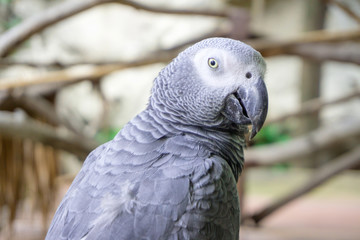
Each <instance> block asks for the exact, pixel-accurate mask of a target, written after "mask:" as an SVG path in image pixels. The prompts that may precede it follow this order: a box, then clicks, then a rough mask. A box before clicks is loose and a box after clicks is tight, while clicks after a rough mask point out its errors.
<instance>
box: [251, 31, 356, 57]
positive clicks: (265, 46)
mask: <svg viewBox="0 0 360 240" xmlns="http://www.w3.org/2000/svg"><path fill="white" fill-rule="evenodd" d="M356 39H360V30H358V29H356V30H348V31H336V32H334V31H327V30H317V31H311V32H306V33H303V34H302V35H300V36H298V37H294V38H291V39H270V38H265V39H254V40H249V41H246V43H248V44H249V45H250V46H252V47H253V48H255V49H256V50H258V51H259V52H261V54H262V55H263V56H264V57H271V56H276V55H282V54H291V50H292V49H293V48H294V47H298V46H301V45H305V46H306V44H310V43H332V42H341V41H349V40H356ZM293 54H294V53H293Z"/></svg>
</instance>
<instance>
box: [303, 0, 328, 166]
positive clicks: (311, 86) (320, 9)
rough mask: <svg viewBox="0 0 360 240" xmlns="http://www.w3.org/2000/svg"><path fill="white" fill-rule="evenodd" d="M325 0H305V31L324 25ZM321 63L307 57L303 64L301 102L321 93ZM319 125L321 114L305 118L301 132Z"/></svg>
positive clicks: (313, 161)
mask: <svg viewBox="0 0 360 240" xmlns="http://www.w3.org/2000/svg"><path fill="white" fill-rule="evenodd" d="M325 5H326V4H325V3H324V1H312V0H307V1H305V2H304V7H305V16H304V31H313V30H319V29H322V28H323V27H324V19H325V12H326V11H325V8H326V6H325ZM321 65H322V64H321V63H320V62H316V61H313V60H309V59H305V60H304V61H303V66H302V76H301V86H300V91H301V94H300V97H301V103H304V102H306V101H308V100H310V99H313V98H318V97H319V95H320V80H321ZM318 127H319V114H318V113H314V114H313V115H312V116H309V117H307V118H304V119H303V121H302V122H301V125H300V131H301V133H306V132H309V131H311V130H314V129H316V128H318ZM315 162H316V161H315V159H307V161H303V163H304V165H307V166H314V165H316V164H315Z"/></svg>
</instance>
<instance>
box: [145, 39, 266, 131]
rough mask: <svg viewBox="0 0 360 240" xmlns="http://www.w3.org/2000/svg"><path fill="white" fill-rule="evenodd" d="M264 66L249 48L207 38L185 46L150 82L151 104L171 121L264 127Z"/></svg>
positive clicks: (235, 42) (217, 125) (259, 56)
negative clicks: (151, 86) (151, 83)
mask: <svg viewBox="0 0 360 240" xmlns="http://www.w3.org/2000/svg"><path fill="white" fill-rule="evenodd" d="M265 70H266V65H265V61H264V59H263V58H262V56H261V54H260V53H259V52H257V51H256V50H254V49H253V48H252V47H250V46H248V45H246V44H245V43H242V42H240V41H237V40H232V39H228V38H209V39H205V40H203V41H200V42H198V43H196V44H194V45H193V46H191V47H189V48H187V49H186V50H184V51H183V52H182V53H180V54H179V55H178V57H176V58H175V59H174V60H173V61H172V62H171V63H170V64H169V65H168V66H167V67H165V68H164V69H163V70H162V71H161V72H160V74H159V76H158V77H157V78H156V79H155V82H154V87H153V90H152V98H151V99H150V104H151V105H154V106H156V108H157V109H159V110H160V112H161V114H162V116H163V117H166V118H167V119H168V120H170V121H174V122H181V123H185V124H191V125H197V126H207V127H224V126H234V125H237V126H247V125H252V131H251V134H250V138H253V137H254V136H255V135H256V134H257V133H258V131H259V130H260V128H261V127H262V125H263V124H264V121H265V118H266V115H267V110H268V94H267V90H266V86H265V83H264V75H265Z"/></svg>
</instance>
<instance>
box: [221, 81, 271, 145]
mask: <svg viewBox="0 0 360 240" xmlns="http://www.w3.org/2000/svg"><path fill="white" fill-rule="evenodd" d="M267 112H268V93H267V89H266V85H265V83H264V81H263V80H262V79H261V78H259V79H257V81H254V82H253V83H251V84H250V86H246V87H245V86H244V87H240V88H239V89H238V90H237V91H236V92H234V93H233V94H231V95H230V96H229V97H228V98H227V100H226V103H225V116H226V117H227V118H228V119H229V120H230V121H232V122H234V123H236V124H242V125H249V124H251V125H252V130H251V134H250V139H252V138H254V137H255V135H256V134H257V133H258V132H259V131H260V129H261V127H262V126H263V124H264V122H265V119H266V115H267Z"/></svg>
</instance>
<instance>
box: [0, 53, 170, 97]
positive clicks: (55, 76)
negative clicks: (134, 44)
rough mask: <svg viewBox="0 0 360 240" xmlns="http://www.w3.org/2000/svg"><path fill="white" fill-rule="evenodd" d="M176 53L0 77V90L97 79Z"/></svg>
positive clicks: (154, 61) (155, 61)
mask: <svg viewBox="0 0 360 240" xmlns="http://www.w3.org/2000/svg"><path fill="white" fill-rule="evenodd" d="M176 54H177V51H174V52H159V53H158V54H152V55H150V56H149V57H146V58H143V59H140V60H137V61H132V62H127V63H126V62H119V63H117V64H108V65H101V66H86V65H85V66H75V67H71V68H67V69H64V70H59V71H51V72H46V73H43V74H39V75H36V76H31V77H27V78H11V79H1V80H0V90H9V89H14V88H18V87H28V86H33V85H38V84H44V83H57V82H62V83H66V82H76V81H80V80H85V79H90V80H91V79H98V78H100V77H102V76H104V75H107V74H109V73H112V72H114V71H118V70H122V69H125V68H130V67H139V66H144V65H148V64H153V63H158V62H168V61H169V60H171V59H172V58H173V57H175V56H176Z"/></svg>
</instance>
